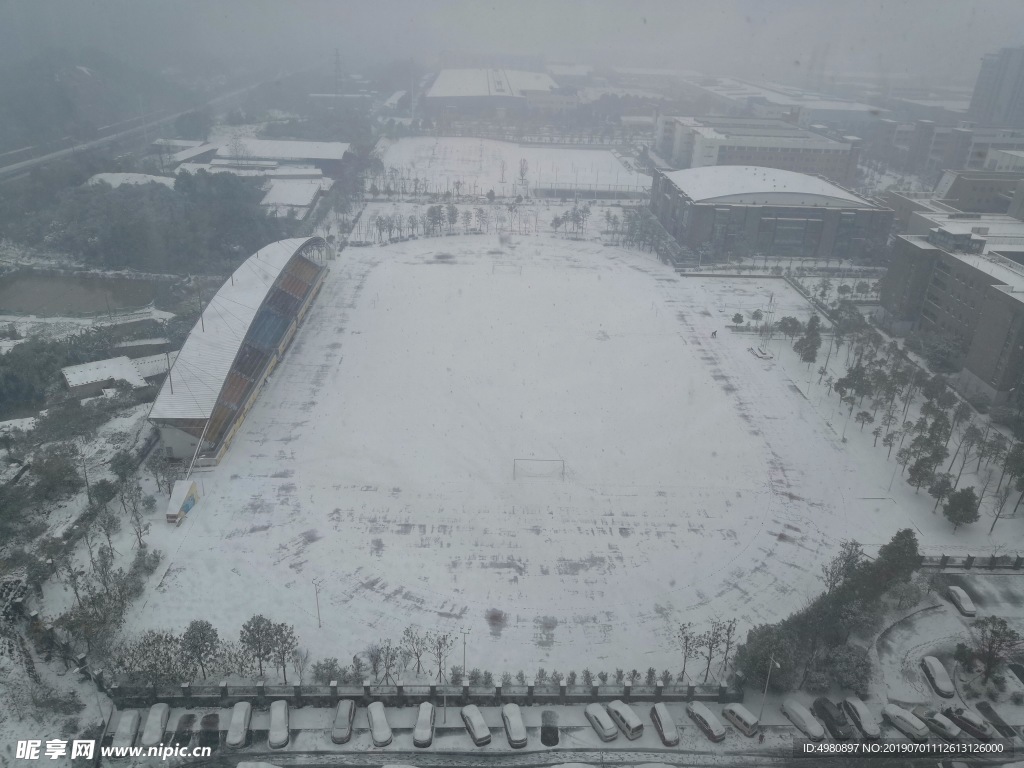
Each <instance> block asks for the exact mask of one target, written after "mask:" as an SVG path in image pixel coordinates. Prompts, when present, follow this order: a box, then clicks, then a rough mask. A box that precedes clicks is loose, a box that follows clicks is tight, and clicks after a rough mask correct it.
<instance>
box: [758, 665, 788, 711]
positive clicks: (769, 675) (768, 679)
mask: <svg viewBox="0 0 1024 768" xmlns="http://www.w3.org/2000/svg"><path fill="white" fill-rule="evenodd" d="M768 658H769V663H768V676H767V677H766V678H765V680H764V693H762V694H761V709H759V710H758V711H757V722H761V716H762V715H764V700H765V697H766V696H767V695H768V683H769V682H770V681H771V679H772V667H778V668H779V669H782V665H781V664H779V662H777V661H776V660H775V654H774V653H773V654H772V655H771V656H769V657H768Z"/></svg>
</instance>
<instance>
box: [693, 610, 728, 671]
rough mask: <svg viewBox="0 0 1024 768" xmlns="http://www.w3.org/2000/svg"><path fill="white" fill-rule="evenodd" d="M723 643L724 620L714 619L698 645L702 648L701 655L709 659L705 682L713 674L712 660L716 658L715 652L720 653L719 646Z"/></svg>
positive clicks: (705, 669)
mask: <svg viewBox="0 0 1024 768" xmlns="http://www.w3.org/2000/svg"><path fill="white" fill-rule="evenodd" d="M721 643H722V622H720V621H717V620H715V621H712V622H711V628H710V629H709V630H708V631H707V632H705V633H704V634H703V635H701V636H700V640H699V643H698V647H699V648H700V653H701V655H702V656H703V657H704V658H705V659H706V660H707V666H706V667H705V668H704V682H705V683H706V682H707V681H708V675H710V674H711V660H712V659H714V658H715V654H717V653H718V646H719V645H721Z"/></svg>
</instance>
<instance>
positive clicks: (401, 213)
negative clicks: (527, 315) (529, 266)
mask: <svg viewBox="0 0 1024 768" xmlns="http://www.w3.org/2000/svg"><path fill="white" fill-rule="evenodd" d="M574 204H576V205H579V206H581V207H582V206H583V205H585V204H587V205H590V210H591V214H590V220H589V221H588V223H587V229H586V232H584V233H583V236H584V237H591V238H600V236H601V233H602V231H603V230H606V229H607V228H608V225H607V222H606V221H605V212H606V211H607V212H609V213H610V214H611V215H613V216H615V217H616V218H617V219H618V220H619V222H620V223H621V222H622V220H623V217H624V215H625V214H624V213H623V211H624V206H622V205H621V204H619V203H613V202H610V201H609V202H604V201H601V202H597V201H589V200H580V201H579V202H578V203H573V202H571V201H567V202H565V203H563V202H560V201H557V200H551V199H548V198H531V199H530V200H528V201H526V202H524V203H522V204H520V205H519V206H517V211H518V212H517V214H516V216H517V218H516V221H515V224H514V225H512V224H510V222H509V215H510V214H509V210H508V206H507V205H503V204H502V203H500V202H499V203H495V204H491V203H489V202H488V201H486V200H483V201H474V200H466V199H463V200H462V201H459V200H456V201H453V202H452V205H454V206H455V208H456V209H457V210H458V211H459V216H460V219H459V223H458V224H457V225H456V226H455V227H454V231H455V233H456V234H459V233H465V227H464V224H463V222H462V219H461V216H462V214H463V212H464V211H469V212H470V213H472V214H473V217H474V218H473V224H472V228H476V227H477V221H476V211H477V209H480V208H482V209H483V210H484V211H485V212H486V214H487V217H488V223H487V225H486V227H487V229H488V230H489V231H491V232H494V231H497V229H496V228H499V227H500V229H501V230H502V231H505V230H508V229H509V228H510V226H511V228H512V229H513V230H514V231H515V232H516V233H517V234H533V233H535V232H537V231H539V232H540V233H541V234H552V233H553V232H554V230H552V228H551V221H552V219H554V217H555V216H563V215H565V213H566V212H567V211H570V210H572V207H573V205H574ZM430 205H431V203H426V202H423V203H419V202H408V201H399V202H380V201H376V202H371V203H367V204H366V207H365V209H364V210H363V212H362V214H361V215H360V217H359V220H358V221H357V222H356V223H355V226H354V227H353V229H352V233H351V235H350V240H353V241H368V242H373V241H376V240H377V239H378V232H377V229H376V227H375V226H374V220H375V219H376V218H377V217H378V216H391V217H393V218H399V217H400V218H401V219H402V222H403V226H405V222H406V221H407V220H408V218H409V216H410V215H411V216H416V218H417V219H419V218H420V217H421V216H423V215H425V214H426V212H427V209H428V208H429V207H430ZM445 205H446V206H447V204H445ZM444 231H445V232H447V223H445V226H444ZM563 231H564V230H561V229H560V230H559V232H563ZM417 232H418V233H422V229H417ZM396 234H397V233H396ZM404 234H409V232H408V230H406V231H405V232H404ZM385 237H386V235H385Z"/></svg>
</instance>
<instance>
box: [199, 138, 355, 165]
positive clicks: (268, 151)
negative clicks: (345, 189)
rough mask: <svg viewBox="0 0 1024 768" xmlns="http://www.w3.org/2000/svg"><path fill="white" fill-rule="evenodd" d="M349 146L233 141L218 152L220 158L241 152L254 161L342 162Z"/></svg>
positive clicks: (233, 155)
mask: <svg viewBox="0 0 1024 768" xmlns="http://www.w3.org/2000/svg"><path fill="white" fill-rule="evenodd" d="M348 147H349V145H348V144H346V143H344V142H341V141H283V140H277V139H274V140H270V139H246V138H238V139H233V140H231V141H229V142H226V143H225V144H223V145H222V146H221V147H220V149H218V150H217V156H218V157H235V156H236V155H237V154H238V152H239V150H241V152H242V153H243V154H244V156H245V157H247V158H251V159H254V160H341V159H342V158H343V157H344V156H345V153H346V152H348Z"/></svg>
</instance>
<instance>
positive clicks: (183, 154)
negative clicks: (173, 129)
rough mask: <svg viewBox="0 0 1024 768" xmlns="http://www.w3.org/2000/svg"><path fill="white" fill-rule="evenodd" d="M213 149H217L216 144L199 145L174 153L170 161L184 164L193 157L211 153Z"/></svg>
mask: <svg viewBox="0 0 1024 768" xmlns="http://www.w3.org/2000/svg"><path fill="white" fill-rule="evenodd" d="M215 149H217V145H216V144H200V145H199V146H197V147H187V148H186V149H183V150H181V151H180V152H175V153H174V154H173V155H171V161H172V162H175V163H185V162H188V161H189V160H191V159H193V158H195V157H199V156H200V155H205V154H206V153H207V152H213V151H214V150H215Z"/></svg>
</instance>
